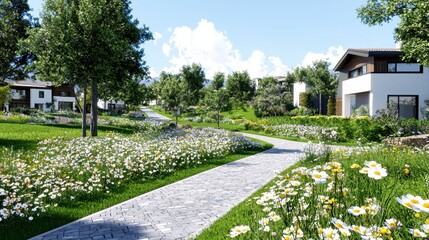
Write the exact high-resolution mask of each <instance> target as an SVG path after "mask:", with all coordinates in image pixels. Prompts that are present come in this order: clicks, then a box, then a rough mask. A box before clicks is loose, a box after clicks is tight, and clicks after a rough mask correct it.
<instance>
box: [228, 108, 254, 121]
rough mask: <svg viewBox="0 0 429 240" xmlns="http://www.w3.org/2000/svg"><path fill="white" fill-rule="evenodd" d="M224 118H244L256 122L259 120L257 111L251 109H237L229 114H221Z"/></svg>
mask: <svg viewBox="0 0 429 240" xmlns="http://www.w3.org/2000/svg"><path fill="white" fill-rule="evenodd" d="M221 115H222V116H224V117H228V118H237V117H244V118H245V119H249V120H253V121H256V120H258V119H259V118H258V117H256V115H255V111H254V110H253V109H252V108H250V107H243V108H236V109H233V110H231V111H228V112H223V113H221Z"/></svg>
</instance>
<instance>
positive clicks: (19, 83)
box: [5, 80, 53, 88]
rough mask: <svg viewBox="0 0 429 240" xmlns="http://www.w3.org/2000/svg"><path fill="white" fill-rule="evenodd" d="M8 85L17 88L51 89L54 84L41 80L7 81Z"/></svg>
mask: <svg viewBox="0 0 429 240" xmlns="http://www.w3.org/2000/svg"><path fill="white" fill-rule="evenodd" d="M5 82H6V83H8V84H10V85H11V86H16V87H39V88H49V87H52V86H53V84H52V83H51V82H43V81H40V80H19V81H15V80H5Z"/></svg>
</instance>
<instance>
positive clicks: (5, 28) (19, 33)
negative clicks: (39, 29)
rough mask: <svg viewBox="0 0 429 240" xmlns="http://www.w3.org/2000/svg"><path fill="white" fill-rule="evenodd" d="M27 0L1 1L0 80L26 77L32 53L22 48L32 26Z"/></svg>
mask: <svg viewBox="0 0 429 240" xmlns="http://www.w3.org/2000/svg"><path fill="white" fill-rule="evenodd" d="M29 11H30V7H29V6H28V3H27V0H1V1H0V82H3V81H4V80H6V79H19V80H22V79H24V78H25V76H26V73H25V69H24V68H25V67H26V66H27V64H28V62H29V61H30V60H31V59H32V55H31V54H29V53H28V52H25V51H23V50H22V48H20V46H19V44H18V43H19V41H21V40H24V39H26V38H27V37H28V34H27V29H29V28H30V27H31V26H32V18H31V15H30V14H29Z"/></svg>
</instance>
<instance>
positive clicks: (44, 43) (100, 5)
mask: <svg viewBox="0 0 429 240" xmlns="http://www.w3.org/2000/svg"><path fill="white" fill-rule="evenodd" d="M138 24H139V23H138V21H137V20H133V19H132V16H131V8H130V1H129V0H98V1H92V0H46V1H45V5H44V8H43V11H42V13H41V26H40V27H39V28H35V29H33V30H32V31H30V37H29V38H28V40H27V41H26V46H27V47H28V48H29V49H30V50H31V51H32V52H34V53H35V55H36V56H37V61H35V62H34V69H35V70H36V74H37V76H38V77H39V78H40V79H42V80H47V81H52V82H54V83H55V84H64V83H68V84H72V85H78V86H80V87H82V88H83V89H84V95H85V94H86V88H87V85H89V86H90V89H91V124H90V126H91V136H97V119H98V114H97V102H98V99H99V96H100V95H101V96H103V97H104V98H106V97H107V96H108V95H109V94H111V93H112V92H113V90H114V89H122V87H125V86H133V84H126V83H129V82H132V81H133V79H135V78H136V76H139V75H144V74H145V73H146V68H145V66H144V64H145V62H144V61H142V57H143V55H144V54H143V49H141V48H140V44H142V43H144V42H145V41H147V40H150V39H152V34H151V33H150V31H149V29H148V28H147V27H145V26H143V27H142V28H141V27H139V26H138ZM118 86H120V87H121V88H118ZM85 99H86V97H84V100H85ZM84 105H85V103H84ZM85 109H86V108H85V107H84V108H83V112H84V114H83V121H82V123H83V125H82V136H85V134H86V133H85V125H84V124H85V122H86V121H85V116H86V114H85V113H86V112H85Z"/></svg>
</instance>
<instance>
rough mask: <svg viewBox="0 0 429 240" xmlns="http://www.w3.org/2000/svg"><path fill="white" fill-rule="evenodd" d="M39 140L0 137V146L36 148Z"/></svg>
mask: <svg viewBox="0 0 429 240" xmlns="http://www.w3.org/2000/svg"><path fill="white" fill-rule="evenodd" d="M38 142H39V140H36V139H35V140H20V139H3V138H0V147H6V148H13V149H15V150H18V149H20V150H35V149H36V148H37V143H38Z"/></svg>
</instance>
